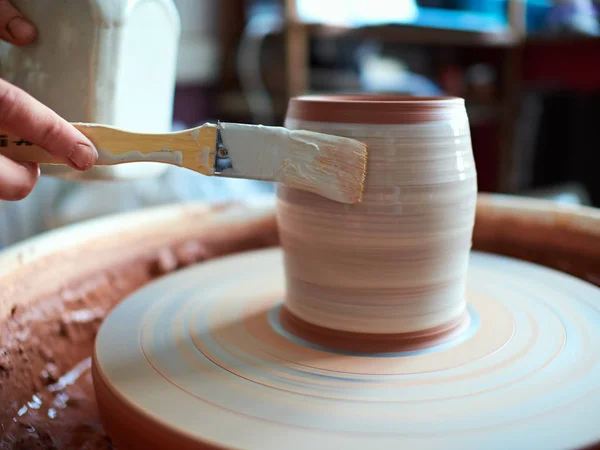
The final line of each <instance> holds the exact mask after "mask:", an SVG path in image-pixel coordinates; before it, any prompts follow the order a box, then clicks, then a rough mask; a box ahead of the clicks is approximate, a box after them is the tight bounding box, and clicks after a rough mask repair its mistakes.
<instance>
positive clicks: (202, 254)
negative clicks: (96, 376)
mask: <svg viewBox="0 0 600 450" xmlns="http://www.w3.org/2000/svg"><path fill="white" fill-rule="evenodd" d="M215 211H216V212H218V211H217V210H213V211H212V212H213V213H214V212H215ZM197 224H198V227H197V228H198V229H197V231H195V232H191V233H188V236H187V237H182V236H181V235H177V233H173V235H169V234H168V233H164V234H163V236H164V235H166V236H167V238H165V237H163V238H159V237H157V238H156V239H148V238H147V237H146V238H145V239H141V240H140V239H138V237H135V238H132V240H131V241H130V242H128V241H127V239H125V238H123V239H122V240H121V242H120V246H119V250H118V251H115V250H114V249H110V251H112V252H113V253H112V256H111V259H112V261H113V263H112V264H109V265H106V266H105V267H104V268H103V270H95V271H94V272H92V273H85V269H84V268H85V267H87V266H86V263H85V261H87V260H90V259H94V258H97V260H102V255H103V254H104V253H106V251H107V250H106V249H107V246H105V245H103V244H102V243H94V245H92V246H90V248H89V249H87V251H84V252H82V251H81V249H80V250H79V253H78V255H79V256H77V257H75V262H76V260H77V259H78V258H79V259H80V260H81V263H80V264H79V265H78V264H76V263H74V261H68V263H65V265H64V267H61V262H60V261H57V260H52V261H53V262H52V264H47V263H46V265H45V266H44V264H43V263H40V264H38V266H39V267H45V271H46V272H49V273H54V276H56V272H59V273H60V272H61V270H66V268H70V270H71V271H72V273H65V272H63V273H64V276H63V280H62V282H61V283H58V284H57V285H58V286H60V288H59V289H57V290H55V291H54V292H46V293H45V294H44V295H42V296H39V297H38V298H35V299H25V298H21V297H16V298H11V299H10V300H11V301H12V307H11V308H10V316H9V317H8V318H7V319H6V320H4V321H2V319H0V449H2V450H6V449H38V448H39V449H61V450H62V449H87V450H97V449H111V448H115V447H114V446H113V444H112V443H111V441H110V439H109V438H108V436H107V435H106V433H105V432H104V430H103V427H102V424H101V422H100V418H99V416H98V412H97V407H96V402H95V395H94V389H93V386H92V380H91V373H90V370H89V368H90V355H91V353H92V350H93V343H94V337H95V335H96V333H97V331H98V329H99V327H100V324H101V322H102V320H103V319H104V317H105V316H106V314H107V313H108V312H109V311H110V310H111V309H112V308H113V307H114V306H115V305H116V304H118V303H119V302H120V301H121V300H123V299H124V298H126V297H127V296H128V295H129V294H131V293H132V292H134V291H135V290H137V289H138V288H140V287H141V286H143V285H144V284H146V283H148V282H150V281H152V280H153V279H156V278H158V277H160V276H162V275H164V274H167V273H169V272H172V271H174V270H178V269H180V268H182V267H186V266H188V265H190V264H194V263H199V262H202V261H205V260H208V259H212V258H216V257H219V256H222V255H227V254H230V253H235V252H239V251H246V250H251V249H258V248H264V247H269V246H274V245H277V244H278V234H277V228H276V225H275V219H274V217H273V216H267V217H263V218H256V217H255V218H254V219H248V220H247V221H242V222H239V221H237V222H236V221H232V222H231V223H226V224H221V225H219V226H218V227H208V228H207V229H202V228H203V227H202V226H201V225H202V223H201V221H198V222H197ZM134 247H135V249H134ZM140 248H141V249H142V250H143V251H141V252H140V251H139V250H140ZM67 260H68V258H67V257H65V261H67ZM78 267H79V268H80V269H81V271H80V273H78V272H77V268H78ZM17 275H18V276H17ZM17 275H15V276H14V277H13V278H12V279H13V280H16V281H15V283H19V284H20V285H19V286H18V289H12V290H11V292H21V293H22V295H23V293H26V292H39V289H26V287H24V286H22V283H23V279H24V277H25V275H24V274H17ZM36 278H37V277H36V274H30V276H29V280H30V283H33V284H35V283H36ZM41 278H43V277H41ZM2 282H3V283H4V284H3V288H4V287H11V286H10V278H9V279H8V283H7V281H6V279H5V280H2ZM13 287H14V286H13ZM23 305H25V306H23Z"/></svg>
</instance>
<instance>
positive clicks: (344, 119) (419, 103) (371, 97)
mask: <svg viewBox="0 0 600 450" xmlns="http://www.w3.org/2000/svg"><path fill="white" fill-rule="evenodd" d="M286 118H287V119H294V120H302V121H307V122H327V123H351V124H368V125H404V124H420V123H428V122H447V121H452V120H456V119H457V118H460V119H464V118H466V111H465V101H464V99H462V98H460V97H452V96H435V97H434V96H425V97H422V96H409V95H393V94H392V95H389V94H331V95H329V94H323V95H303V96H299V97H293V98H292V99H290V102H289V104H288V110H287V115H286Z"/></svg>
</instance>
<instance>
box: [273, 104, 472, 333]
mask: <svg viewBox="0 0 600 450" xmlns="http://www.w3.org/2000/svg"><path fill="white" fill-rule="evenodd" d="M286 126H287V127H289V128H292V129H293V128H299V129H308V130H313V131H317V132H321V133H330V134H335V135H339V136H347V137H350V138H354V139H359V140H361V141H363V142H365V143H366V144H367V145H368V146H369V162H368V168H367V178H366V181H365V191H364V197H363V201H362V202H361V203H360V204H357V205H341V204H337V203H334V202H331V201H328V200H326V199H323V198H318V197H316V196H314V195H310V194H309V193H305V192H301V191H298V190H295V189H289V188H287V187H285V186H280V187H279V188H278V197H279V202H278V220H279V227H280V235H281V240H282V246H283V248H284V250H285V256H286V259H285V261H286V275H287V283H288V290H287V296H286V306H287V307H288V309H289V310H290V311H291V312H292V313H293V314H294V315H296V316H297V317H299V318H301V319H304V320H305V321H306V322H309V323H312V324H315V325H319V326H321V327H325V328H330V329H335V330H343V331H352V332H362V333H409V332H414V331H420V330H425V329H428V328H433V327H436V326H439V325H442V324H445V323H447V322H449V321H451V320H453V319H456V318H457V317H459V316H460V315H461V314H463V312H464V308H465V301H464V296H463V293H464V281H465V276H466V271H467V264H468V258H469V250H470V246H471V234H472V228H473V222H474V216H475V202H476V191H477V186H476V173H475V166H474V161H473V154H472V151H471V140H470V134H469V126H468V120H467V116H466V113H464V112H463V114H459V115H458V116H457V117H456V118H455V119H454V120H452V121H450V122H430V123H425V124H402V125H361V124H336V123H317V122H307V121H298V120H291V119H288V120H287V121H286Z"/></svg>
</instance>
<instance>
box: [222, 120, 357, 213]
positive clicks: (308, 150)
mask: <svg viewBox="0 0 600 450" xmlns="http://www.w3.org/2000/svg"><path fill="white" fill-rule="evenodd" d="M221 125H222V132H221V136H222V139H223V144H224V146H225V148H226V149H227V151H228V152H229V158H230V160H231V164H232V166H233V167H232V169H227V170H224V171H223V172H222V175H223V176H226V177H232V178H235V177H239V178H249V179H254V180H263V181H274V182H280V183H284V184H286V185H287V186H290V187H296V188H298V189H303V190H306V191H309V192H313V193H316V194H318V195H321V196H324V197H326V198H330V199H333V200H335V201H342V202H353V201H355V200H353V198H352V197H353V196H356V192H361V187H362V182H363V179H364V167H365V163H366V155H365V148H364V145H363V144H362V143H360V142H354V141H351V140H348V139H346V138H341V137H337V136H331V135H325V134H317V133H313V132H310V131H301V130H289V129H287V128H283V127H266V126H263V125H243V124H232V123H223V124H221Z"/></svg>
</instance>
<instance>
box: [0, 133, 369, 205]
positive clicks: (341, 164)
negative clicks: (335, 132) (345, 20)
mask: <svg viewBox="0 0 600 450" xmlns="http://www.w3.org/2000/svg"><path fill="white" fill-rule="evenodd" d="M73 125H74V126H75V127H76V128H77V129H79V130H80V131H81V132H82V133H83V134H85V135H86V136H87V137H88V138H89V139H90V140H91V141H92V143H93V144H94V146H95V147H96V149H97V150H98V161H97V162H96V165H100V166H106V165H114V164H122V163H131V162H162V163H167V164H173V165H176V166H180V167H185V168H187V169H190V170H193V171H195V172H198V173H201V174H203V175H209V176H219V177H227V178H244V179H249V180H260V181H272V182H277V183H283V184H285V185H286V186H290V187H294V188H297V189H301V190H305V191H309V192H312V193H314V194H317V195H320V196H322V197H326V198H328V199H331V200H334V201H337V202H340V203H358V202H360V200H361V199H362V192H363V187H364V180H365V174H366V165H367V146H366V145H365V144H363V143H362V142H359V141H356V140H353V139H348V138H345V137H338V136H331V135H328V134H323V133H314V132H311V131H299V130H288V129H286V128H283V127H266V126H262V125H242V124H233V123H221V122H219V123H217V124H204V125H202V126H199V127H197V128H193V129H189V130H185V131H179V132H174V133H166V134H142V133H132V132H129V131H124V130H121V129H118V128H115V127H110V126H105V125H95V124H84V123H74V124H73ZM0 154H3V155H5V156H8V157H9V158H11V159H13V160H16V161H21V162H25V161H27V162H35V163H40V164H65V163H63V162H61V161H59V160H57V159H55V158H54V157H53V156H52V155H50V154H49V153H47V152H45V151H44V150H43V149H42V148H40V147H38V146H37V145H35V144H32V143H30V142H27V141H25V140H23V139H21V138H19V137H17V136H15V135H14V134H11V133H7V132H2V131H0Z"/></svg>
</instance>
